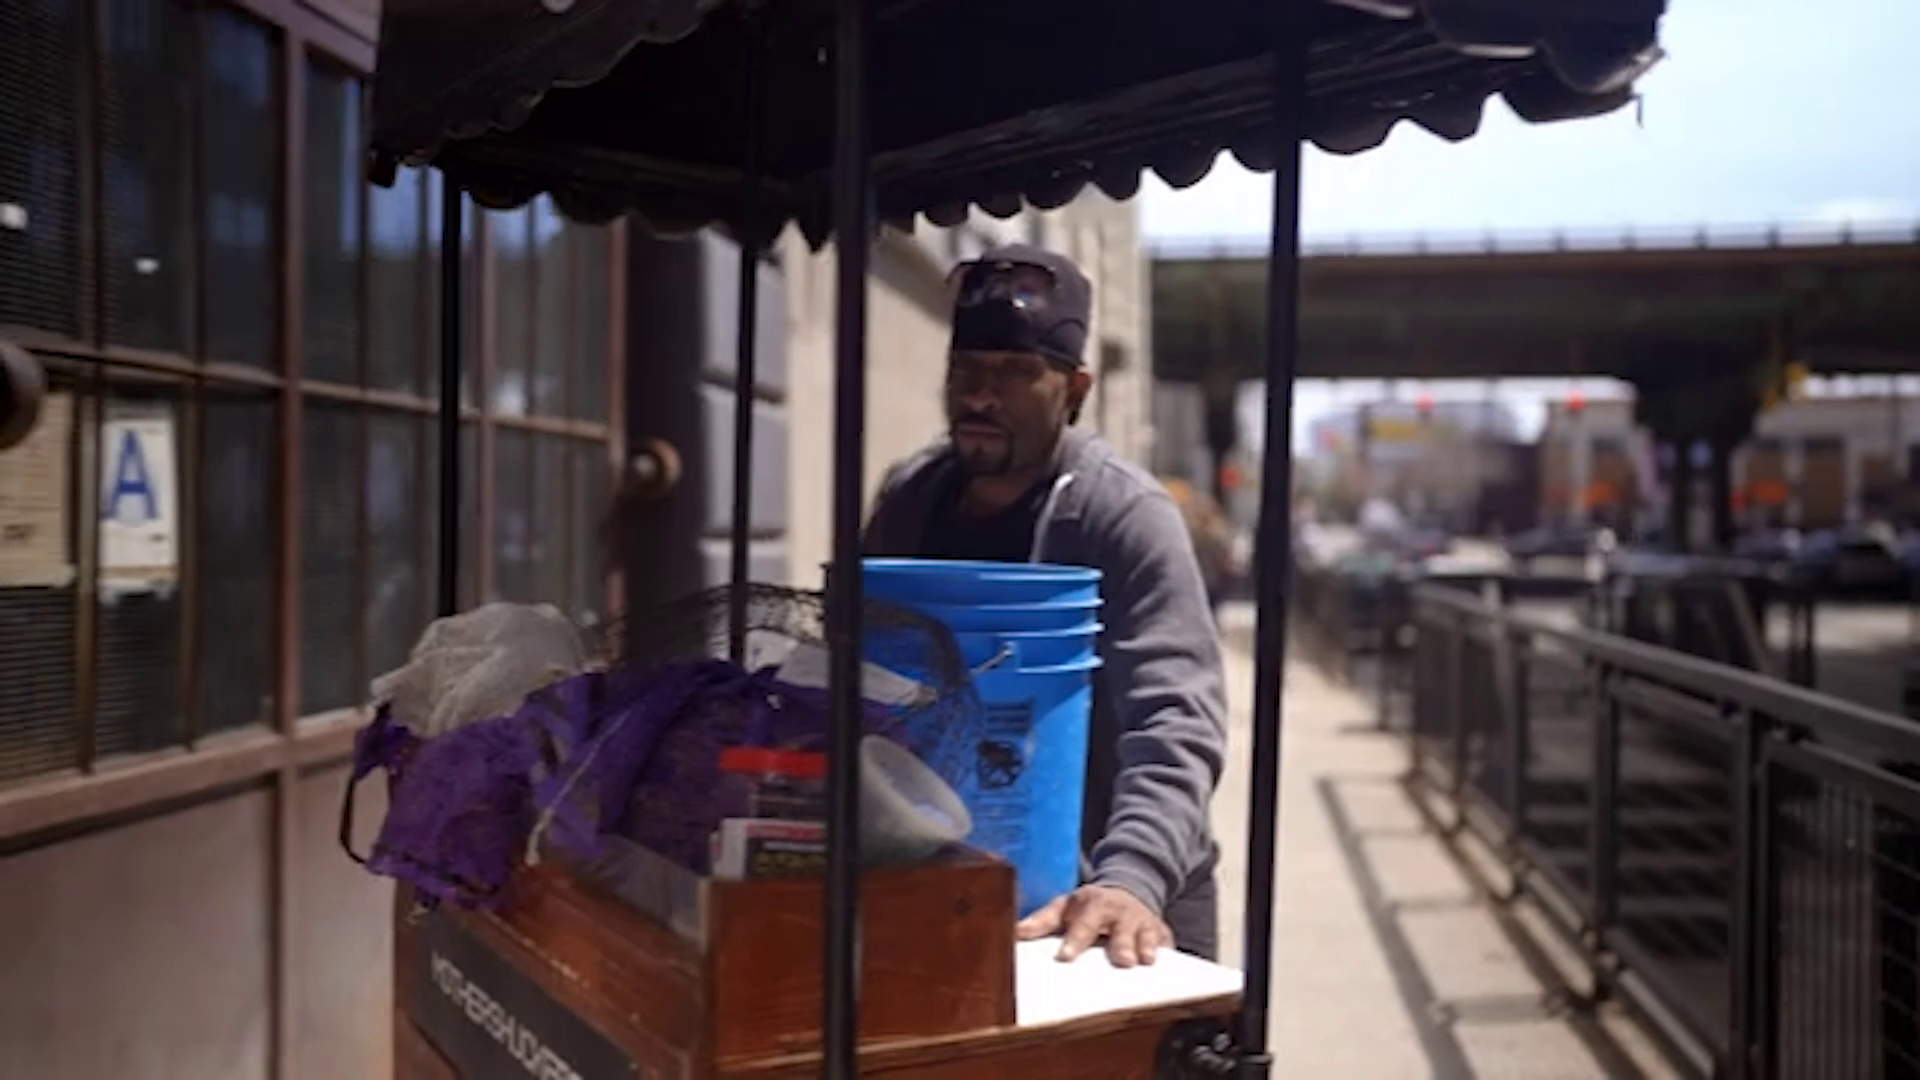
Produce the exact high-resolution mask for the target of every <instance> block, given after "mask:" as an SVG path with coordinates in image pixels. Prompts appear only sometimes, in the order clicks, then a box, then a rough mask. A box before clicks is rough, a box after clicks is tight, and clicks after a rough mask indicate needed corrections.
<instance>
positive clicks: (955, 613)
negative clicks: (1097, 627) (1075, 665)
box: [900, 600, 1100, 634]
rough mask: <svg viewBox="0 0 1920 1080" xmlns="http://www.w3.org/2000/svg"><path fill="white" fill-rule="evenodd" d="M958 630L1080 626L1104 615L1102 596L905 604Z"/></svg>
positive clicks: (955, 630)
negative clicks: (1046, 601)
mask: <svg viewBox="0 0 1920 1080" xmlns="http://www.w3.org/2000/svg"><path fill="white" fill-rule="evenodd" d="M900 606H901V607H904V608H908V609H909V610H912V611H917V612H919V613H920V614H922V615H925V616H926V617H927V618H929V619H932V620H934V621H935V622H938V623H941V624H943V625H944V626H946V627H947V629H949V630H952V631H953V632H954V633H956V634H966V633H972V632H975V631H980V630H1001V631H1007V632H1014V633H1018V632H1028V631H1046V630H1076V629H1079V628H1080V627H1082V626H1085V625H1086V624H1088V623H1090V622H1096V621H1098V619H1099V617H1100V602H1099V601H1098V600H1092V601H1087V600H1071V601H1060V602H1058V603H1050V604H921V603H912V604H901V605H900Z"/></svg>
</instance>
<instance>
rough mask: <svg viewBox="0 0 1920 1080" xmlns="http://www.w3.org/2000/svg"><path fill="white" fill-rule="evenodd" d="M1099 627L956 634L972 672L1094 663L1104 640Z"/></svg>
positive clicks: (1087, 626)
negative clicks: (1100, 642) (1096, 653)
mask: <svg viewBox="0 0 1920 1080" xmlns="http://www.w3.org/2000/svg"><path fill="white" fill-rule="evenodd" d="M1102 629H1104V627H1102V626H1101V625H1100V624H1099V623H1083V624H1081V625H1079V626H1075V627H1071V628H1069V629H1066V630H1016V631H1012V632H1002V631H998V630H969V631H961V632H958V633H955V634H954V635H953V638H954V640H955V641H957V642H958V643H959V644H960V659H961V661H962V662H964V663H965V664H966V665H967V667H968V668H970V669H972V670H974V671H977V672H980V673H982V674H984V673H985V671H984V670H983V669H990V668H999V667H1010V668H1049V667H1059V666H1061V665H1062V664H1079V663H1084V662H1086V661H1088V660H1091V659H1093V657H1094V653H1095V647H1096V646H1097V645H1098V643H1099V640H1100V631H1101V630H1102Z"/></svg>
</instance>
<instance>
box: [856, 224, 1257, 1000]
mask: <svg viewBox="0 0 1920 1080" xmlns="http://www.w3.org/2000/svg"><path fill="white" fill-rule="evenodd" d="M949 284H950V285H951V286H952V288H953V295H954V312H953V336H952V344H951V348H950V350H949V355H948V360H947V384H946V405H947V419H948V422H949V425H950V429H949V434H948V437H947V438H946V439H943V440H941V441H940V442H939V443H937V444H936V445H934V446H932V447H930V448H928V449H926V450H924V451H922V452H920V453H919V454H917V455H915V456H914V457H911V458H909V459H907V460H905V461H902V462H900V463H898V464H896V465H895V466H894V467H893V468H892V470H891V471H890V472H889V473H888V474H887V478H886V480H885V482H884V483H883V484H882V486H881V490H880V495H879V500H878V504H877V505H876V506H875V508H874V512H873V517H872V519H871V520H870V521H869V522H868V525H867V535H866V550H867V553H868V554H869V555H891V556H917V557H922V558H950V559H989V560H1003V561H1018V562H1026V561H1044V562H1053V563H1070V564H1075V565H1083V566H1092V567H1097V568H1098V569H1099V570H1100V571H1101V572H1102V579H1101V598H1102V601H1103V604H1102V611H1101V621H1102V622H1104V623H1105V624H1106V631H1105V633H1104V634H1102V635H1101V645H1100V651H1101V655H1102V657H1103V659H1104V660H1105V663H1104V665H1103V666H1102V668H1101V669H1100V671H1099V672H1097V673H1096V681H1095V692H1094V710H1093V720H1092V737H1091V740H1090V742H1089V750H1088V759H1089V760H1088V770H1087V799H1086V805H1085V812H1084V814H1083V816H1082V822H1081V833H1082V841H1083V844H1084V845H1085V847H1086V851H1087V860H1086V867H1085V875H1084V880H1085V882H1086V883H1085V884H1084V885H1082V886H1081V887H1080V888H1078V889H1076V890H1074V892H1073V893H1071V894H1069V895H1067V896H1063V897H1060V898H1058V899H1057V900H1055V901H1054V902H1053V903H1051V904H1048V905H1047V906H1045V907H1044V908H1042V909H1041V910H1039V911H1038V912H1035V913H1033V914H1032V915H1030V916H1029V917H1028V918H1027V919H1025V920H1024V921H1023V922H1022V923H1021V924H1020V936H1021V937H1022V938H1023V939H1031V938H1039V937H1046V936H1049V935H1052V934H1061V935H1062V936H1063V937H1064V941H1063V943H1062V946H1061V949H1060V958H1061V959H1063V960H1071V959H1073V958H1074V957H1076V956H1078V955H1079V954H1080V953H1082V952H1084V951H1085V950H1086V949H1087V948H1089V947H1090V946H1092V945H1093V944H1094V943H1096V942H1098V941H1101V940H1104V941H1105V942H1106V949H1107V954H1108V956H1109V957H1110V958H1111V959H1112V961H1113V963H1114V964H1115V965H1117V966H1121V967H1130V966H1132V965H1134V964H1135V963H1152V962H1153V959H1154V954H1155V951H1156V950H1158V949H1160V948H1162V947H1165V946H1168V945H1172V946H1175V947H1177V948H1180V949H1182V950H1184V951H1187V952H1191V953H1195V954H1198V955H1201V956H1205V957H1208V958H1210V959H1211V958H1213V956H1214V954H1215V952H1216V951H1217V949H1218V930H1219V928H1218V913H1217V911H1216V895H1215V886H1214V873H1213V871H1214V864H1215V862H1216V860H1217V855H1218V849H1217V847H1216V845H1215V844H1214V841H1213V834H1212V829H1211V826H1210V823H1209V821H1208V813H1207V804H1208V802H1209V801H1210V800H1211V799H1212V797H1213V790H1214V786H1215V784H1216V783H1217V782H1218V780H1219V777H1220V768H1221V759H1222V758H1223V756H1224V754H1225V750H1226V698H1225V690H1224V686H1223V682H1222V677H1221V669H1220V641H1219V637H1218V634H1217V632H1216V630H1215V626H1214V621H1213V617H1212V613H1211V610H1210V608H1209V605H1208V602H1207V594H1206V587H1205V585H1204V584H1203V583H1202V581H1201V575H1200V568H1199V566H1198V563H1197V561H1196V560H1195V557H1194V551H1193V543H1192V540H1191V539H1190V537H1189V536H1188V533H1187V529H1186V525H1185V522H1184V521H1183V520H1182V518H1181V515H1180V511H1179V509H1178V508H1177V507H1176V506H1175V505H1174V503H1173V501H1172V500H1171V499H1170V498H1168V496H1167V493H1166V491H1165V490H1164V489H1163V488H1161V486H1160V485H1159V484H1158V483H1157V482H1155V481H1154V479H1153V478H1152V477H1151V476H1150V475H1149V474H1148V473H1146V472H1145V471H1143V470H1141V469H1140V468H1138V467H1136V466H1134V465H1132V464H1130V463H1128V462H1125V461H1122V460H1121V459H1119V458H1118V457H1116V456H1115V455H1114V452H1113V450H1112V448H1111V447H1109V446H1108V445H1107V444H1106V443H1105V442H1103V441H1101V440H1100V439H1099V438H1097V437H1094V436H1092V435H1090V434H1087V433H1085V432H1080V431H1074V430H1071V425H1072V424H1073V423H1074V421H1075V420H1076V419H1077V418H1078V416H1079V413H1080V408H1081V405H1082V404H1083V403H1084V402H1085V401H1086V398H1087V394H1088V392H1089V391H1090V390H1091V389H1092V388H1093V377H1092V375H1091V373H1089V372H1088V371H1087V368H1086V362H1085V359H1084V353H1085V348H1086V337H1087V322H1088V314H1089V312H1090V309H1091V307H1092V300H1093V290H1092V287H1091V286H1090V285H1089V284H1088V282H1087V279H1086V278H1085V277H1084V276H1082V275H1081V273H1080V271H1079V269H1078V268H1077V267H1075V266H1074V265H1073V263H1072V262H1071V261H1070V260H1068V259H1065V258H1063V257H1061V256H1059V255H1055V254H1053V253H1051V252H1046V251H1041V250H1038V249H1036V248H1032V247H1026V246H1023V245H1013V246H1008V247H1002V248H998V249H996V250H994V251H991V252H988V253H987V255H986V256H984V257H983V258H981V259H979V260H977V261H975V262H971V263H963V264H961V265H960V266H959V267H958V268H956V269H955V271H954V274H953V276H952V277H951V278H950V279H949Z"/></svg>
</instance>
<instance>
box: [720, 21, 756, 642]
mask: <svg viewBox="0 0 1920 1080" xmlns="http://www.w3.org/2000/svg"><path fill="white" fill-rule="evenodd" d="M749 18H751V19H752V20H753V25H752V27H751V29H750V30H749V33H748V44H747V62H746V70H745V71H744V73H743V78H742V83H743V88H742V91H741V92H742V93H743V94H745V96H746V109H747V124H746V132H745V136H746V160H745V161H744V162H743V167H742V168H741V170H740V178H741V186H742V191H741V198H740V231H739V235H738V236H736V237H735V238H734V239H735V240H737V241H738V242H739V244H740V277H739V285H738V288H737V292H738V294H739V296H738V301H739V302H738V304H737V305H736V307H735V313H734V355H733V373H734V386H733V530H732V536H731V543H732V551H731V555H732V567H731V571H730V573H729V574H728V579H729V581H730V583H731V587H730V588H729V590H728V593H727V655H729V656H731V657H732V658H733V660H734V662H735V663H741V662H744V661H745V660H746V656H747V582H748V577H749V570H748V562H747V554H748V548H749V547H750V545H751V542H752V537H751V532H752V528H753V402H754V387H755V386H756V384H757V383H758V381H759V374H758V370H759V364H758V360H759V357H758V356H757V355H756V348H755V346H756V344H757V341H756V337H757V335H756V333H755V332H756V331H757V330H758V329H759V321H760V320H759V315H760V158H761V151H762V147H761V145H760V141H761V138H762V133H761V125H762V121H761V118H762V111H761V106H762V94H761V90H760V74H761V64H762V63H763V62H764V59H765V56H764V51H763V50H762V49H761V47H760V46H761V44H762V42H763V40H764V39H763V38H762V37H761V33H762V29H763V24H762V23H761V21H760V19H759V17H758V15H757V14H755V15H751V16H749Z"/></svg>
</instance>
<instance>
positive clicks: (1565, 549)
mask: <svg viewBox="0 0 1920 1080" xmlns="http://www.w3.org/2000/svg"><path fill="white" fill-rule="evenodd" d="M1598 535H1599V530H1598V529H1595V528H1593V527H1591V526H1587V525H1542V526H1539V527H1537V528H1533V529H1528V530H1527V531H1526V532H1523V533H1519V534H1516V535H1515V536H1513V537H1512V538H1511V539H1509V540H1508V541H1507V554H1508V555H1509V556H1511V557H1512V558H1513V559H1514V560H1515V561H1516V562H1520V561H1525V560H1528V559H1547V558H1565V559H1584V558H1586V556H1587V554H1588V553H1589V552H1590V551H1592V550H1593V545H1594V540H1595V538H1596V537H1597V536H1598Z"/></svg>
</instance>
